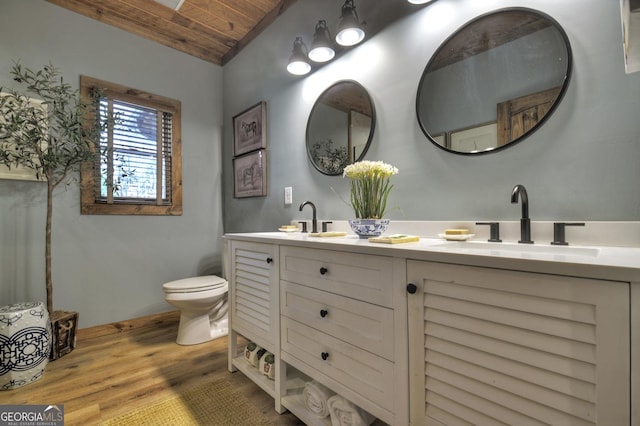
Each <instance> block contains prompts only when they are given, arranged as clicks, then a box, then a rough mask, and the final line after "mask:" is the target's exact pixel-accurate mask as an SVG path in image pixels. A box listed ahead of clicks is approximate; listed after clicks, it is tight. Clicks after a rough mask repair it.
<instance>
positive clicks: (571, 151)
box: [224, 0, 640, 232]
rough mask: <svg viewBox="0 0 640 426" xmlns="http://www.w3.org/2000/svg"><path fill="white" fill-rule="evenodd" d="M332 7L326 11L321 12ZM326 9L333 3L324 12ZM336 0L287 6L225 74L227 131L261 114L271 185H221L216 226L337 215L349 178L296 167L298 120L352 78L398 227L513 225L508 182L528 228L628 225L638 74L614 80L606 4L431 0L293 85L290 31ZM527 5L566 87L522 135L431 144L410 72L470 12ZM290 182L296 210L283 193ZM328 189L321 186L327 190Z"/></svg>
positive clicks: (633, 207) (611, 14)
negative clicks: (259, 194)
mask: <svg viewBox="0 0 640 426" xmlns="http://www.w3.org/2000/svg"><path fill="white" fill-rule="evenodd" d="M328 3H330V4H331V6H327V4H328ZM334 3H335V5H334ZM341 3H342V2H341V1H339V0H335V1H333V0H332V1H331V2H324V1H323V2H318V1H314V0H298V1H297V2H296V3H295V4H294V5H293V6H292V7H291V8H290V9H288V10H287V11H286V12H285V13H284V14H283V15H282V16H281V17H280V18H279V20H278V21H277V22H276V25H273V26H271V27H270V28H269V29H267V30H266V31H265V32H264V33H263V34H262V35H261V37H260V38H258V39H257V40H254V41H253V42H252V43H251V44H250V45H249V46H248V47H247V48H246V49H244V50H243V51H242V52H241V53H240V55H238V56H237V57H236V58H234V59H233V60H232V61H231V62H230V63H229V64H227V65H226V66H225V67H224V84H225V97H224V114H225V123H230V122H231V119H232V116H233V115H234V114H236V113H237V112H239V111H241V110H243V109H244V108H246V107H247V106H249V105H252V104H254V103H255V102H257V101H258V100H265V101H266V102H267V105H268V111H269V130H268V136H269V173H270V179H269V190H270V194H269V196H268V197H265V198H254V199H234V198H233V192H232V191H233V188H232V185H231V184H227V185H225V189H224V195H225V210H224V214H225V230H226V231H227V232H228V231H257V230H274V229H276V227H277V226H278V225H280V224H282V223H287V222H288V221H289V220H292V219H310V214H309V212H306V211H305V212H302V213H301V212H299V211H298V206H299V205H300V203H301V202H303V201H305V200H311V201H313V202H315V203H316V205H317V207H318V215H319V217H321V218H331V219H343V220H344V219H348V218H350V217H352V213H351V210H350V208H349V207H348V206H347V205H346V204H345V203H344V202H342V201H341V200H340V198H339V197H338V196H337V195H336V194H335V193H334V191H333V190H335V191H336V192H338V193H339V194H341V195H342V196H343V198H347V197H348V182H346V181H345V180H344V179H343V178H342V177H340V176H338V177H330V176H324V175H322V174H320V173H319V172H317V171H316V170H315V169H314V168H313V167H312V166H311V165H310V163H309V162H308V159H307V156H306V153H305V148H304V147H305V126H306V122H307V118H308V115H309V112H310V111H311V108H312V107H313V103H314V101H315V99H316V98H317V96H318V95H319V94H320V93H321V92H322V91H323V90H324V89H326V88H327V87H329V86H330V85H332V84H333V83H335V82H336V81H338V80H342V79H353V80H356V81H358V82H360V83H361V84H362V85H363V86H364V87H365V88H367V90H368V91H369V93H370V94H371V96H372V98H373V100H374V102H375V105H376V111H377V117H376V118H377V123H376V130H375V136H374V139H373V142H372V147H371V149H370V150H369V152H368V153H367V155H366V157H365V159H369V160H383V161H385V162H389V163H391V164H393V165H395V166H397V167H398V168H399V169H400V173H399V175H397V176H395V177H394V178H393V182H394V184H395V188H394V189H393V191H392V194H391V195H390V197H389V206H390V207H396V209H395V210H391V211H389V213H388V216H389V217H390V218H391V219H396V220H518V219H519V217H520V216H519V214H520V211H519V208H517V207H516V206H512V205H511V204H510V202H509V200H510V198H509V196H510V193H511V189H512V188H513V186H514V185H515V184H518V183H521V184H524V185H525V186H526V187H527V189H528V192H529V199H530V202H531V205H530V213H531V217H532V219H533V220H591V221H593V220H613V221H637V220H640V190H639V188H638V187H639V184H640V167H639V166H638V161H639V160H640V73H635V74H630V75H627V74H625V71H624V57H623V49H622V29H621V18H620V5H619V2H618V0H563V1H544V2H541V1H536V0H520V1H515V0H495V1H490V2H479V1H474V0H438V1H437V2H434V3H433V4H432V5H430V6H423V7H416V11H415V13H413V14H411V15H410V16H408V17H406V18H404V19H403V20H401V21H399V22H397V23H395V24H394V25H392V26H391V27H389V28H387V29H386V30H384V31H383V32H381V33H379V34H377V35H375V36H374V37H373V38H370V39H368V40H367V41H366V42H365V43H364V44H361V45H360V46H358V47H356V48H354V49H352V50H351V51H350V52H348V53H347V54H345V55H343V56H342V57H340V58H339V59H337V60H335V61H334V62H332V63H330V64H328V65H326V66H324V67H323V68H321V69H319V70H318V71H316V72H315V73H313V74H310V75H307V76H305V77H295V76H290V75H288V74H287V73H286V70H285V66H286V63H287V60H288V56H289V55H290V51H291V45H292V43H293V40H294V38H295V36H296V35H302V36H304V37H305V39H306V40H307V43H310V40H311V36H312V33H311V29H312V28H313V25H314V23H315V22H317V20H318V19H327V20H328V22H329V24H330V25H331V23H332V22H333V21H332V19H333V20H336V19H337V18H336V17H335V16H336V13H335V11H338V10H339V8H340V4H341ZM515 6H522V7H530V8H533V9H537V10H540V11H542V12H544V13H546V14H548V15H550V16H551V17H553V18H554V19H555V20H557V21H558V22H559V23H560V25H562V27H563V28H564V30H565V31H566V33H567V35H568V37H569V39H570V42H571V46H572V49H573V59H574V69H573V76H572V80H571V82H570V86H569V88H568V91H567V93H566V95H565V97H564V99H563V101H562V103H561V104H560V105H559V107H558V108H557V110H556V112H555V114H554V115H553V117H551V119H550V120H548V121H547V123H546V124H545V125H544V126H543V127H542V128H541V129H540V130H539V131H537V132H536V133H535V134H534V135H532V136H531V137H529V138H528V139H527V140H525V141H524V142H522V143H519V144H517V145H515V146H513V147H511V148H509V149H506V150H503V151H500V152H496V153H492V154H489V155H483V156H476V157H469V156H459V155H454V154H451V153H448V152H445V151H442V150H440V149H438V148H436V147H435V146H433V145H432V144H431V143H430V142H429V141H428V140H427V139H426V137H425V136H424V135H423V134H422V132H421V130H420V127H419V125H418V122H417V119H416V116H415V98H416V91H417V88H418V82H419V80H420V77H421V75H422V71H423V70H424V67H425V66H426V64H427V62H428V61H429V59H430V57H431V55H432V54H433V53H434V52H435V51H436V50H437V48H438V47H439V45H440V44H441V43H442V42H443V41H444V40H445V39H446V38H447V37H448V36H449V35H450V34H451V33H452V32H454V31H455V30H456V29H457V28H459V27H461V26H462V25H464V24H465V23H466V22H467V21H469V20H471V19H473V18H474V17H476V16H478V15H481V14H484V13H487V12H490V11H493V10H496V9H500V8H503V7H515ZM224 139H225V144H224V147H225V150H224V158H225V163H224V164H225V174H224V178H225V182H231V170H230V164H231V158H232V155H233V153H232V151H231V146H232V140H233V136H232V134H231V131H230V129H229V127H226V126H225V135H224ZM285 186H292V187H293V198H294V203H293V205H292V206H285V205H284V197H283V190H284V187H285ZM332 188H333V190H332Z"/></svg>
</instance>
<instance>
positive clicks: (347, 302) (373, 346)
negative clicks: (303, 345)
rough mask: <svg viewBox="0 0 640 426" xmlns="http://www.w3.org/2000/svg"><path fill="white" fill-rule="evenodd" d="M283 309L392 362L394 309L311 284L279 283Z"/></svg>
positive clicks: (283, 312)
mask: <svg viewBox="0 0 640 426" xmlns="http://www.w3.org/2000/svg"><path fill="white" fill-rule="evenodd" d="M280 312H281V313H282V315H285V316H287V317H289V318H291V319H294V320H296V321H299V322H301V323H303V324H306V325H308V326H310V327H312V328H315V329H317V330H320V331H322V332H324V333H326V334H329V335H331V336H333V337H336V338H338V339H340V340H343V341H345V342H349V343H351V344H353V345H355V346H358V347H360V348H362V349H365V350H367V351H369V352H372V353H375V354H378V355H380V356H382V357H384V358H386V359H388V360H389V361H393V353H394V345H393V318H394V317H393V310H391V309H389V308H384V307H382V306H378V305H373V304H371V303H365V302H361V301H359V300H355V299H351V298H348V297H342V296H338V295H335V294H333V293H328V292H326V291H320V290H317V289H314V288H311V287H306V286H302V285H298V284H293V283H290V282H287V281H281V282H280Z"/></svg>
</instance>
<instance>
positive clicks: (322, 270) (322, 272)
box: [320, 266, 329, 275]
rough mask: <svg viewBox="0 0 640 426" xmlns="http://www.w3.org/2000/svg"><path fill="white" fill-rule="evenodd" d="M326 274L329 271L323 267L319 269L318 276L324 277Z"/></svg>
mask: <svg viewBox="0 0 640 426" xmlns="http://www.w3.org/2000/svg"><path fill="white" fill-rule="evenodd" d="M327 272H329V270H328V269H327V268H325V267H324V266H323V267H322V268H320V275H324V274H326V273H327Z"/></svg>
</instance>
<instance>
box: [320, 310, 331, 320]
mask: <svg viewBox="0 0 640 426" xmlns="http://www.w3.org/2000/svg"><path fill="white" fill-rule="evenodd" d="M328 314H329V311H327V310H326V309H320V316H321V317H322V318H324V317H326V316H327V315H328Z"/></svg>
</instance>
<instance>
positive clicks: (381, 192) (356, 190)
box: [342, 161, 398, 219]
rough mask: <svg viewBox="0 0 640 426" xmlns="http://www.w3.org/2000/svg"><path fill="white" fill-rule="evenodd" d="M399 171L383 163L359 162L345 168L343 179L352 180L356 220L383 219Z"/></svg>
mask: <svg viewBox="0 0 640 426" xmlns="http://www.w3.org/2000/svg"><path fill="white" fill-rule="evenodd" d="M395 174H398V169H397V168H396V167H394V166H392V165H390V164H387V163H384V162H382V161H358V162H356V163H353V164H350V165H348V166H347V167H345V168H344V171H343V173H342V177H343V178H344V177H348V178H350V179H351V206H352V207H353V209H354V211H355V214H356V218H359V219H382V217H383V216H384V212H385V210H386V209H387V197H388V196H389V192H390V191H391V188H393V185H392V184H391V183H390V178H391V176H393V175H395Z"/></svg>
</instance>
